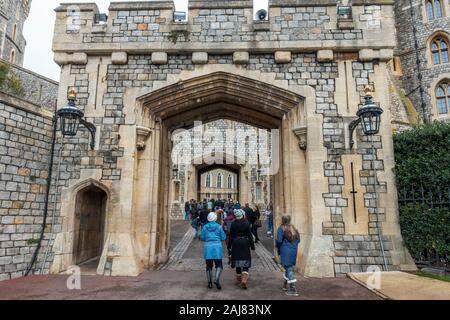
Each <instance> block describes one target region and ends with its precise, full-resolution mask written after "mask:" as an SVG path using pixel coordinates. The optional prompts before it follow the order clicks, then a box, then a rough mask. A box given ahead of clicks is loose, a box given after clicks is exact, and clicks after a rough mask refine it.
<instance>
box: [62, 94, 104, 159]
mask: <svg viewBox="0 0 450 320" xmlns="http://www.w3.org/2000/svg"><path fill="white" fill-rule="evenodd" d="M76 99H77V93H76V91H75V89H71V90H70V91H69V94H68V96H67V100H68V101H69V102H68V103H67V106H65V107H63V108H61V109H60V110H59V111H58V112H57V116H58V117H59V119H60V124H61V125H60V128H61V133H62V135H63V136H68V137H74V136H76V135H77V133H78V128H79V127H80V124H81V125H83V126H84V127H85V128H86V129H88V131H89V133H90V134H91V143H90V147H91V149H92V150H93V149H94V147H95V133H96V131H97V128H96V127H95V126H94V124H92V123H90V122H88V121H86V120H85V119H84V118H83V117H84V112H83V111H81V110H80V109H78V107H77V106H76V105H75V101H76Z"/></svg>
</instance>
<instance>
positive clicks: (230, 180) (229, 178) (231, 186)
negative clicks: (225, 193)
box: [228, 174, 233, 189]
mask: <svg viewBox="0 0 450 320" xmlns="http://www.w3.org/2000/svg"><path fill="white" fill-rule="evenodd" d="M228 189H233V176H232V175H231V174H229V175H228Z"/></svg>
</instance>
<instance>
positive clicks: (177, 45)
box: [53, 1, 395, 54]
mask: <svg viewBox="0 0 450 320" xmlns="http://www.w3.org/2000/svg"><path fill="white" fill-rule="evenodd" d="M76 6H78V5H77V4H70V5H69V4H64V5H61V6H60V7H59V8H58V9H57V10H56V12H57V22H56V30H57V32H56V34H55V38H54V45H53V48H54V51H55V52H69V53H71V52H85V53H87V54H101V53H106V52H108V53H110V52H111V51H124V52H127V53H129V54H133V53H141V54H145V53H148V52H155V51H164V52H167V53H175V52H180V51H183V52H197V51H199V52H208V53H232V52H235V51H240V50H245V51H249V52H275V51H278V50H283V51H292V52H311V51H317V50H321V49H324V50H334V51H359V50H361V49H366V48H372V49H389V48H390V49H393V48H394V47H395V37H394V33H392V32H391V31H392V28H393V27H394V16H393V10H392V8H393V6H392V1H369V2H368V1H361V2H359V1H356V3H354V4H353V16H354V17H353V26H354V28H353V29H340V28H339V26H338V17H337V13H336V4H335V1H320V2H318V3H317V2H312V1H308V2H303V1H301V2H300V1H289V2H288V3H283V4H281V3H278V2H276V1H275V2H272V3H271V4H270V8H269V20H268V21H267V22H265V23H264V27H263V28H259V24H258V25H256V22H257V21H254V20H253V8H252V5H251V1H191V2H190V7H189V13H188V21H187V22H186V23H184V24H183V25H182V28H181V29H180V28H178V27H176V25H175V24H174V21H173V13H174V8H173V6H172V5H171V2H167V1H161V2H121V3H113V4H112V5H111V6H110V12H109V18H108V22H107V24H106V27H104V28H103V29H102V32H101V33H98V32H97V31H96V30H97V29H95V27H96V25H95V21H94V14H95V13H98V9H97V7H96V6H95V5H94V4H83V5H80V7H79V12H78V13H77V14H78V17H79V19H78V20H77V22H76V23H77V25H75V26H72V27H68V26H67V25H68V24H67V19H68V18H71V17H70V15H69V14H68V13H67V10H68V9H69V8H73V7H76ZM169 39H170V40H172V41H167V40H169Z"/></svg>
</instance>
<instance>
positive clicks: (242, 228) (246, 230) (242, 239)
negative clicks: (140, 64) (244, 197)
mask: <svg viewBox="0 0 450 320" xmlns="http://www.w3.org/2000/svg"><path fill="white" fill-rule="evenodd" d="M234 215H235V216H236V220H235V221H233V223H232V224H231V228H230V235H229V237H230V238H229V239H230V240H229V241H228V254H229V255H231V267H232V268H236V274H237V277H236V279H237V281H238V283H239V284H240V285H241V287H242V288H243V289H247V286H248V278H249V274H248V271H249V269H250V267H251V266H252V255H251V253H250V249H251V250H255V243H254V242H253V235H252V231H251V227H250V223H249V222H248V221H246V220H245V219H244V215H245V212H244V211H243V210H235V213H234Z"/></svg>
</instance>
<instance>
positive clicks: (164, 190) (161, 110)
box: [103, 66, 334, 277]
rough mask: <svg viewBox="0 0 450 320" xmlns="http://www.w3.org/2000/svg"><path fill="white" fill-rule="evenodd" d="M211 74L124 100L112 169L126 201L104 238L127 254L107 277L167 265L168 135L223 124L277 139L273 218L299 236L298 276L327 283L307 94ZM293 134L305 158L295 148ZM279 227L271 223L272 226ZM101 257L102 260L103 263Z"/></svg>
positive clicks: (315, 130)
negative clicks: (288, 219) (268, 132)
mask: <svg viewBox="0 0 450 320" xmlns="http://www.w3.org/2000/svg"><path fill="white" fill-rule="evenodd" d="M219 67H221V66H206V67H205V68H202V69H201V70H196V71H192V72H186V73H183V74H181V75H179V76H176V77H175V78H174V77H172V78H170V77H169V80H167V81H166V82H164V83H160V84H158V85H157V87H158V89H156V88H155V89H154V90H151V91H150V92H148V93H145V92H144V91H143V90H142V89H129V90H128V91H127V92H126V93H125V101H124V112H125V114H126V119H125V124H124V125H122V126H121V128H120V132H121V146H122V147H123V148H124V153H125V156H124V157H123V158H121V159H120V162H119V169H122V179H121V180H120V181H119V182H118V185H117V188H118V190H120V191H119V192H120V193H123V192H125V191H124V190H126V192H127V193H128V194H129V195H128V198H130V199H131V201H130V203H127V204H123V203H121V204H120V207H121V208H122V212H123V210H125V209H126V212H128V213H127V217H128V218H127V219H122V221H125V222H126V225H124V224H123V225H121V230H123V231H124V232H121V235H119V234H118V233H116V234H109V236H108V241H109V243H107V248H111V247H114V244H115V242H117V241H115V240H114V239H116V240H117V239H119V238H120V241H121V243H122V245H121V246H122V247H126V248H129V250H128V249H127V254H126V256H127V257H128V258H121V264H117V265H116V269H115V270H114V268H113V273H115V274H123V275H128V274H129V272H128V271H127V270H130V269H131V270H135V269H138V270H143V269H144V268H151V267H154V266H156V265H158V264H160V263H164V262H165V261H166V260H167V258H168V250H169V242H168V241H169V238H170V236H169V226H170V223H169V219H170V214H169V201H170V196H169V194H170V193H169V190H170V178H171V160H170V133H171V132H172V131H173V130H175V129H178V128H189V127H191V126H192V125H193V122H194V121H203V122H208V121H213V120H217V119H230V120H236V121H239V122H243V123H247V124H250V125H253V126H255V127H258V128H265V129H278V130H279V131H280V145H279V150H278V151H279V167H278V170H277V173H276V174H275V175H274V177H273V178H274V206H275V210H276V212H278V213H279V214H278V215H277V217H281V214H282V213H288V214H291V215H292V217H293V222H294V223H295V225H296V226H297V227H298V228H299V230H300V232H301V234H302V239H303V241H302V244H301V248H300V254H299V257H298V259H299V263H298V266H299V271H300V272H302V273H303V274H305V275H307V276H321V277H323V276H334V270H333V261H332V250H333V242H332V238H331V236H324V235H322V223H323V222H324V221H326V219H327V210H326V209H325V206H324V201H323V198H322V193H326V192H327V186H326V181H324V179H323V162H324V161H325V160H326V154H325V150H324V148H323V138H322V130H321V121H322V119H321V116H320V115H318V114H316V113H315V92H314V89H312V88H311V87H308V86H304V87H303V86H290V85H288V83H287V82H286V81H277V80H275V79H274V75H273V77H271V76H270V75H269V76H268V75H262V74H261V73H260V72H258V71H245V70H242V69H240V68H237V67H235V66H230V67H225V68H220V69H219V70H221V71H218V70H217V69H215V68H219ZM223 70H225V71H223ZM299 128H301V129H302V130H300V131H301V132H302V136H301V139H302V142H303V143H302V146H304V144H305V143H304V142H305V141H306V142H307V144H308V148H307V149H306V150H305V148H299V136H297V132H298V131H299ZM303 128H305V129H306V130H303ZM303 133H304V134H303ZM136 149H137V150H136ZM311 190H314V192H311ZM125 205H127V206H130V207H129V208H128V207H127V208H125ZM128 219H129V220H128ZM279 222H280V221H279V218H278V219H277V221H275V224H276V225H277V224H278V223H279ZM124 233H125V234H124ZM127 234H128V235H132V237H131V239H130V240H131V242H130V243H124V240H126V237H125V236H126V235H127ZM125 242H126V241H125ZM128 251H131V252H128ZM109 254H110V252H108V251H107V252H104V257H103V258H105V259H106V257H107V256H108V255H109Z"/></svg>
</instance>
